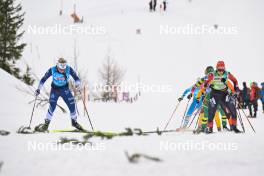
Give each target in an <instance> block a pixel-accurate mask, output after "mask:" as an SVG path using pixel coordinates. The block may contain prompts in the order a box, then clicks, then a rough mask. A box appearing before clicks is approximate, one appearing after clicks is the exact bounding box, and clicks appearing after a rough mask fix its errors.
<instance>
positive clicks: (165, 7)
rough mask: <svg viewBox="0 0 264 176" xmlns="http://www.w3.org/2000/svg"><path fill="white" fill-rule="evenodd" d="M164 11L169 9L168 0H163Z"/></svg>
mask: <svg viewBox="0 0 264 176" xmlns="http://www.w3.org/2000/svg"><path fill="white" fill-rule="evenodd" d="M162 3H163V11H164V12H165V11H166V10H167V3H168V2H167V0H163V2H162Z"/></svg>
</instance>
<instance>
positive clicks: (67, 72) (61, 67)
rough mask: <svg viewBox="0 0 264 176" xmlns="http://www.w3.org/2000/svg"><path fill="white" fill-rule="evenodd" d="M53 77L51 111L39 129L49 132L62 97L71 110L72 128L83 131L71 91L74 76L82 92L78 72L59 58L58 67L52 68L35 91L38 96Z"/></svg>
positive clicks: (50, 99) (77, 86) (49, 110)
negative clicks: (70, 80) (71, 81)
mask: <svg viewBox="0 0 264 176" xmlns="http://www.w3.org/2000/svg"><path fill="white" fill-rule="evenodd" d="M51 76H52V83H51V92H50V98H49V109H48V112H47V115H46V118H45V123H44V124H41V125H40V126H39V129H40V130H41V131H46V130H48V127H49V124H50V121H51V119H52V116H53V112H54V111H55V108H56V106H57V101H58V98H59V97H62V99H63V100H64V102H65V103H66V104H67V106H68V108H69V110H70V117H71V122H72V126H73V127H75V128H77V129H78V130H83V128H82V126H81V125H80V124H78V123H77V114H76V105H75V99H74V97H73V95H72V93H71V91H70V89H69V79H70V76H72V77H73V79H74V80H75V86H76V88H77V90H79V91H80V89H81V87H80V85H81V81H80V78H79V77H78V76H77V74H76V72H75V71H74V70H73V69H72V68H71V67H70V66H69V65H67V61H66V60H65V59H64V58H59V59H58V62H57V65H56V66H53V67H51V68H50V69H49V70H48V71H47V72H46V73H45V75H44V76H43V77H42V79H41V80H40V82H39V86H38V89H37V90H36V91H35V95H36V96H38V95H39V94H40V90H41V88H42V87H43V85H44V83H45V82H46V80H47V79H48V78H49V77H51Z"/></svg>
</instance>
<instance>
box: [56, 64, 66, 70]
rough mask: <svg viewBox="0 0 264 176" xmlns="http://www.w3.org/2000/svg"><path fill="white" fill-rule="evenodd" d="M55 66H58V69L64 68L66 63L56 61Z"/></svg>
mask: <svg viewBox="0 0 264 176" xmlns="http://www.w3.org/2000/svg"><path fill="white" fill-rule="evenodd" d="M57 66H58V68H59V69H61V70H65V69H66V66H67V64H66V63H58V64H57Z"/></svg>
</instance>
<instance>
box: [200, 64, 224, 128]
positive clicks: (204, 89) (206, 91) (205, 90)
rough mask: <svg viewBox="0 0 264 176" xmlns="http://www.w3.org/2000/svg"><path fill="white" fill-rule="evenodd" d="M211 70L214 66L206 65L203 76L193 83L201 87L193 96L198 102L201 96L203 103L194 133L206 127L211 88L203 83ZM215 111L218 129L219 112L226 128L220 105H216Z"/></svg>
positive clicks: (212, 70) (219, 123)
mask: <svg viewBox="0 0 264 176" xmlns="http://www.w3.org/2000/svg"><path fill="white" fill-rule="evenodd" d="M213 72H214V68H213V67H212V66H208V67H206V69H205V77H203V78H202V79H200V80H199V81H198V82H197V83H196V84H195V85H196V86H200V87H201V89H200V91H199V92H198V93H197V94H196V97H195V98H196V101H197V102H199V101H200V98H201V97H203V98H202V101H203V105H202V109H201V113H200V116H199V121H198V122H199V123H198V128H197V130H196V131H195V132H196V133H200V132H205V129H206V127H207V121H208V102H209V99H210V91H211V89H210V87H208V86H207V85H205V84H204V81H205V80H207V79H208V78H207V76H208V74H210V73H213ZM217 111H218V112H217V113H216V114H215V117H214V119H215V122H216V126H217V129H218V131H221V121H220V117H219V114H221V116H222V126H223V129H224V130H228V128H227V126H226V125H227V118H226V115H225V113H224V111H223V110H222V109H221V107H220V106H218V109H217Z"/></svg>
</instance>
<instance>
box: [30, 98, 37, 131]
mask: <svg viewBox="0 0 264 176" xmlns="http://www.w3.org/2000/svg"><path fill="white" fill-rule="evenodd" d="M37 98H38V96H37V95H36V96H35V100H34V106H33V109H32V112H31V117H30V122H29V125H28V129H30V128H31V123H32V119H33V114H34V111H35V107H36V102H37Z"/></svg>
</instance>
